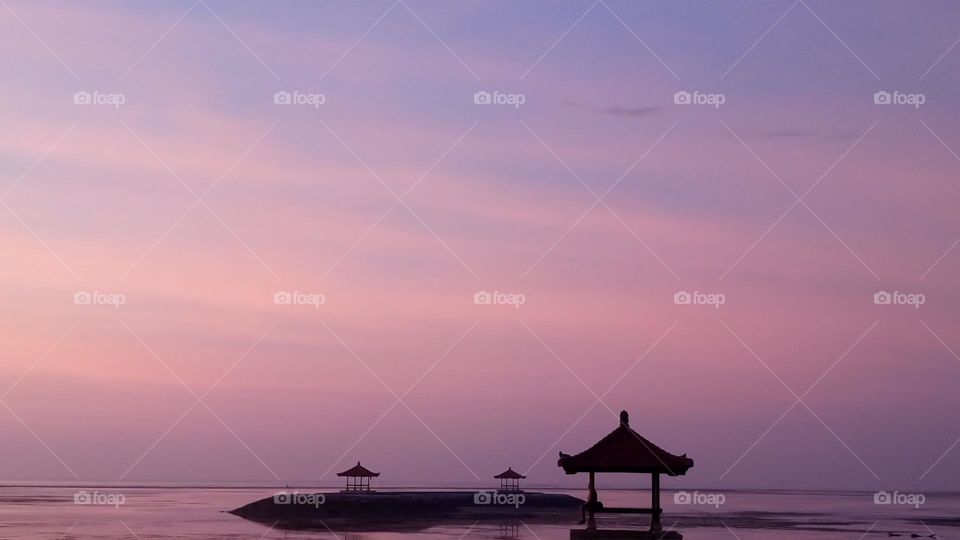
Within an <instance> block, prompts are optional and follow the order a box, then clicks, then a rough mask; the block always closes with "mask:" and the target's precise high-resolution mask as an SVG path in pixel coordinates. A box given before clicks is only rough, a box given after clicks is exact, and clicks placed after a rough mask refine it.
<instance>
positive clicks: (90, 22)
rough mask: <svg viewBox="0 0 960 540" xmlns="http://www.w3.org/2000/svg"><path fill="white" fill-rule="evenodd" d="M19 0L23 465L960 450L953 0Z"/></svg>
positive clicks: (813, 469) (930, 465) (3, 245)
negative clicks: (503, 99)
mask: <svg viewBox="0 0 960 540" xmlns="http://www.w3.org/2000/svg"><path fill="white" fill-rule="evenodd" d="M8 4H9V9H0V43H2V50H3V51H4V53H3V55H2V56H0V69H2V72H3V73H4V75H3V79H2V82H0V118H2V122H3V126H4V129H3V136H2V137H0V202H2V203H3V204H2V205H0V250H2V255H3V258H2V260H3V264H2V265H0V294H2V298H3V301H2V302H0V306H2V307H0V321H2V323H3V328H4V329H5V331H4V332H3V345H4V347H3V353H2V355H0V402H2V403H3V404H5V405H6V406H5V407H0V425H2V433H3V434H4V437H3V442H2V450H3V456H4V459H2V460H0V477H2V478H3V479H7V480H63V481H74V480H76V479H79V480H82V481H91V482H93V481H117V480H121V479H122V480H125V481H170V482H183V481H190V482H263V483H277V482H280V483H312V482H335V477H333V478H331V476H332V475H331V472H336V471H338V470H341V469H344V468H347V467H349V466H350V465H351V464H353V463H354V462H356V461H357V460H362V461H363V462H364V464H365V465H368V466H369V467H371V468H373V469H374V470H380V471H382V472H383V473H384V475H383V482H384V483H396V484H415V483H420V484H472V485H476V484H481V483H487V482H488V481H490V477H491V476H492V475H493V474H495V473H497V472H500V471H501V470H503V469H505V468H506V467H507V466H508V465H509V466H512V467H513V468H514V469H516V470H518V471H526V472H527V474H528V476H529V477H530V481H531V482H534V483H542V484H551V485H553V484H565V483H569V482H576V483H579V479H570V478H567V477H565V476H564V475H562V473H561V471H560V470H559V469H558V468H557V467H556V455H557V452H558V451H559V450H563V451H565V452H575V451H580V450H582V449H584V448H586V447H587V446H589V445H590V444H591V443H592V442H593V441H595V440H596V439H598V438H599V437H600V436H602V435H603V434H605V433H606V432H608V431H609V430H611V429H613V427H615V422H616V416H615V413H616V412H618V411H619V410H620V409H627V410H629V411H630V412H631V419H632V425H633V427H634V428H636V429H637V430H638V431H640V432H641V433H643V434H645V435H647V436H648V437H649V438H650V439H652V440H653V441H654V442H657V443H658V444H660V445H662V446H663V447H665V448H666V449H668V450H670V451H673V452H676V453H687V454H688V455H690V456H691V457H693V458H694V460H695V462H696V466H695V468H694V469H692V470H691V472H690V473H689V474H688V475H687V477H686V478H683V479H676V480H673V481H671V482H670V484H671V486H684V485H686V486H725V487H782V488H838V489H840V488H842V489H871V490H872V489H888V490H894V489H908V488H923V489H946V488H953V487H955V482H953V481H952V479H953V478H955V477H956V475H957V474H958V473H960V451H958V453H953V452H952V451H950V450H951V449H952V448H953V446H954V445H955V444H956V441H957V437H960V431H958V429H957V421H956V420H957V417H958V414H957V411H958V403H957V400H956V397H955V394H956V387H957V384H958V383H960V358H958V357H957V356H956V355H954V354H953V353H952V352H951V350H950V349H953V351H960V335H958V334H957V332H956V327H957V325H956V323H957V317H956V314H957V312H958V311H957V305H958V302H960V289H958V286H957V282H956V279H955V276H956V275H957V272H958V270H960V249H957V250H953V249H951V247H952V246H953V244H954V243H955V241H956V240H957V237H958V236H960V218H958V214H957V212H956V207H957V201H958V196H960V184H958V177H960V175H958V173H960V157H958V155H957V152H960V130H958V129H957V126H956V122H955V121H953V120H954V119H955V117H956V112H957V110H958V99H960V97H958V93H957V89H958V84H957V79H956V74H957V73H958V68H960V51H957V50H951V45H952V44H953V45H955V40H956V39H957V38H958V37H960V36H958V35H957V33H956V28H957V24H958V23H960V12H957V11H956V10H955V9H951V8H949V7H948V6H947V5H944V6H942V7H940V6H932V7H930V9H928V10H927V11H925V12H923V13H915V12H913V11H910V7H909V6H907V5H902V4H896V3H882V4H880V5H878V6H879V7H878V8H875V9H874V8H871V9H870V10H869V11H868V12H866V13H865V12H864V11H863V10H862V9H858V8H857V6H855V5H853V4H843V5H837V4H832V3H825V2H810V3H809V4H808V5H809V9H807V8H806V7H804V6H803V5H794V7H793V8H792V9H790V11H789V12H788V13H787V14H786V15H785V16H784V17H783V18H782V19H780V21H779V22H776V21H778V18H779V17H780V16H781V15H782V14H784V12H785V11H786V10H787V9H788V8H791V4H790V3H786V4H775V3H771V4H764V5H763V6H762V7H757V6H750V5H747V4H743V5H739V4H738V5H726V6H723V7H721V6H717V5H712V4H709V5H699V4H697V5H694V4H688V5H685V6H673V5H670V6H667V5H651V6H635V5H633V4H631V3H621V2H612V1H611V2H608V3H607V4H606V5H603V4H599V5H597V6H595V7H594V9H591V10H590V11H589V12H588V13H587V14H586V16H584V17H583V18H582V19H579V17H580V15H582V14H583V13H584V11H585V10H586V9H587V8H589V7H590V4H582V5H581V4H571V5H568V6H565V7H563V8H557V7H555V6H552V5H549V4H545V5H544V6H539V7H538V6H537V5H535V4H526V3H525V4H522V5H520V4H506V3H504V4H502V5H500V4H497V3H489V2H473V3H470V2H468V3H456V4H435V3H421V2H414V1H411V2H408V3H405V4H404V3H399V4H393V7H392V9H389V11H386V12H385V10H387V9H388V8H390V6H391V4H389V3H382V4H369V5H367V4H364V5H354V4H342V3H330V4H323V5H316V4H312V3H304V4H290V5H289V6H285V7H284V8H283V9H282V10H281V9H275V10H269V11H267V10H265V9H264V8H263V7H262V6H261V5H260V4H257V3H245V2H232V3H227V2H215V1H210V2H207V3H206V4H203V3H197V4H193V5H192V7H191V3H189V2H187V3H182V2H181V3H164V4H162V5H156V6H153V5H152V4H122V5H121V4H113V3H109V2H89V3H83V4H76V3H66V2H49V3H44V4H36V3H31V2H19V1H18V2H13V1H10V2H8ZM545 7H546V9H544V8H545ZM860 7H861V8H862V7H863V6H860ZM384 13H386V14H385V16H383V18H382V19H380V18H379V17H380V16H381V15H383V14H384ZM184 14H185V15H184ZM181 15H183V17H182V18H180V17H181ZM578 20H579V22H577V21H578ZM377 21H379V22H377ZM375 22H376V24H374V23H375ZM575 22H576V24H574V23H575ZM775 22H776V24H774V23H775ZM371 25H373V27H372V28H371ZM571 25H573V26H572V27H571ZM771 25H774V26H773V28H772V29H771V30H770V32H769V33H767V34H764V32H765V31H766V30H767V29H770V28H771ZM568 29H569V32H566V33H565V31H567V30H568ZM367 30H369V32H367ZM762 35H763V36H765V37H763V38H762V39H760V40H759V41H758V38H760V37H761V36H762ZM892 35H896V36H897V38H896V39H893V38H892V37H890V36H892ZM561 36H563V38H562V39H559V41H558V38H560V37H561ZM552 44H553V45H552ZM945 52H946V54H944V53H945ZM541 55H542V56H541ZM941 56H942V58H941ZM658 58H659V60H658ZM738 58H740V60H739V61H738ZM938 58H939V59H940V60H938ZM538 59H539V60H538ZM283 90H285V91H291V92H292V91H295V90H296V91H300V92H304V93H319V94H323V95H324V96H325V98H326V102H325V103H324V104H323V105H320V106H319V107H317V108H312V107H308V106H303V105H275V104H274V103H273V94H274V92H277V91H283ZM480 90H487V91H491V92H492V91H494V90H497V91H499V92H502V93H508V94H511V93H522V94H523V95H524V96H525V99H526V101H525V103H524V104H523V105H521V106H520V107H518V108H514V107H509V106H503V105H486V106H481V105H475V104H474V103H473V94H474V92H477V91H480ZM683 90H685V91H690V92H693V91H699V92H701V93H721V94H723V95H724V96H725V99H726V102H725V103H724V104H723V105H722V106H720V107H719V108H713V107H709V106H697V105H690V106H683V105H676V104H674V102H673V94H674V92H677V91H683ZM879 90H887V91H890V92H893V91H899V92H901V93H922V94H923V95H924V96H925V100H926V102H925V103H924V104H923V105H922V106H921V107H919V108H914V107H909V106H905V105H889V106H882V105H875V104H874V101H873V94H874V92H876V91H879ZM78 91H90V92H93V91H97V92H101V93H105V94H122V95H123V96H124V98H125V102H124V103H123V104H122V105H121V106H119V107H117V108H113V107H109V106H105V105H77V104H74V103H73V95H74V93H75V92H78ZM638 159H639V161H638ZM581 182H582V183H581ZM781 182H782V183H781ZM811 186H814V187H813V188H812V190H811V191H810V192H809V194H807V195H806V196H805V198H804V199H803V203H800V204H797V205H796V206H794V207H793V208H792V209H791V210H790V211H789V213H787V214H786V215H784V212H786V211H787V209H788V208H790V207H791V204H792V203H794V202H795V197H794V194H792V193H791V191H792V192H793V193H795V194H796V195H797V196H799V195H801V194H803V193H804V192H805V191H806V190H807V189H808V188H810V187H811ZM611 187H612V190H611V191H610V192H609V194H607V195H606V196H605V198H604V199H603V202H602V203H596V198H595V195H596V196H599V195H600V194H602V193H604V192H605V191H606V190H607V189H608V188H611ZM208 189H209V192H207V193H205V192H206V191H207V190H208ZM407 189H410V191H409V193H407V194H405V195H404V197H403V201H402V203H398V204H395V203H396V196H399V195H400V194H402V193H404V192H405V191H406V190H407ZM202 194H203V199H202V202H200V203H196V201H197V197H198V196H201V195H202ZM195 203H196V204H195ZM595 203H596V204H595ZM391 205H393V206H392V209H391ZM388 209H390V210H389V212H387V210H388ZM588 209H589V211H588ZM771 227H772V228H771ZM483 290H486V291H494V290H496V291H501V292H506V293H519V294H522V295H524V297H525V299H526V302H525V303H524V304H523V305H522V306H520V307H519V308H514V307H512V306H506V305H476V304H475V303H474V301H473V295H474V293H475V292H477V291H483ZM682 290H685V291H700V292H707V293H721V294H723V295H724V297H725V299H726V302H725V303H724V305H722V306H721V307H720V308H718V309H715V308H713V307H710V306H697V305H675V304H674V302H673V295H674V293H676V292H678V291H682ZM78 291H98V292H101V293H115V294H122V295H123V296H124V298H125V303H124V304H123V305H121V306H120V307H116V308H115V307H112V306H109V305H82V304H81V305H78V304H76V303H75V302H74V294H75V293H77V292H78ZM278 291H300V292H305V293H313V294H322V295H324V297H325V300H326V302H325V303H324V304H323V305H320V306H319V307H318V308H314V307H312V306H309V305H277V304H275V303H274V300H273V297H274V294H275V293H276V292H278ZM877 291H900V292H904V293H922V294H923V295H925V300H926V301H925V303H924V304H923V305H922V306H921V307H919V309H917V308H914V307H911V306H904V305H875V304H874V303H873V295H874V293H875V292H877ZM8 388H9V390H7V389H8ZM408 388H409V389H410V390H409V393H407V390H408ZM808 388H809V389H810V390H809V393H807V390H808ZM793 393H795V394H796V396H795V395H793ZM598 396H599V397H602V400H601V403H600V404H597V403H596V401H597V397H598ZM797 396H799V397H801V398H802V402H801V403H800V404H796V405H795V402H796V401H797V399H796V397H797ZM198 397H200V398H201V402H200V403H199V404H197V403H196V402H197V398H198ZM397 397H401V398H402V400H401V401H400V402H399V403H398V400H397ZM792 405H795V406H794V407H793V408H791V406H792ZM788 410H789V412H787V413H786V414H784V413H785V411H788ZM185 411H188V412H186V414H185ZM578 419H579V421H578ZM575 422H576V423H575ZM325 475H326V476H325ZM478 478H479V479H480V480H478Z"/></svg>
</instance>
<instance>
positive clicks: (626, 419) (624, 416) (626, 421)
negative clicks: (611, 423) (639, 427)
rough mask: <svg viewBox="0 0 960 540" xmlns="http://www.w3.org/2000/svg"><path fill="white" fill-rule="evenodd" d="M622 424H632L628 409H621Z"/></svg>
mask: <svg viewBox="0 0 960 540" xmlns="http://www.w3.org/2000/svg"><path fill="white" fill-rule="evenodd" d="M620 425H623V426H628V427H629V426H630V413H628V412H627V411H620Z"/></svg>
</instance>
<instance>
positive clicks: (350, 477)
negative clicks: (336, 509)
mask: <svg viewBox="0 0 960 540" xmlns="http://www.w3.org/2000/svg"><path fill="white" fill-rule="evenodd" d="M337 476H346V477H347V489H345V490H343V491H344V493H355V492H366V493H369V492H370V491H371V490H370V479H371V478H376V477H378V476H380V473H378V472H373V471H371V470H370V469H367V468H366V467H364V466H363V465H361V464H360V462H359V461H358V462H357V464H356V465H354V466H353V467H350V468H349V469H347V470H345V471H343V472H338V473H337Z"/></svg>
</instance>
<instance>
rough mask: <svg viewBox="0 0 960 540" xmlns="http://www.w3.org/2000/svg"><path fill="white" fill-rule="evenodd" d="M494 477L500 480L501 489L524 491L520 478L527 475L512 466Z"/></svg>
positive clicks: (515, 491) (505, 490) (514, 491)
mask: <svg viewBox="0 0 960 540" xmlns="http://www.w3.org/2000/svg"><path fill="white" fill-rule="evenodd" d="M494 478H496V479H498V480H500V491H504V492H512V493H518V492H520V491H523V490H521V489H520V480H522V479H524V478H526V476H524V475H522V474H520V473H518V472H517V471H515V470H513V468H512V467H508V468H507V470H505V471H503V472H502V473H500V474H498V475H496V476H494Z"/></svg>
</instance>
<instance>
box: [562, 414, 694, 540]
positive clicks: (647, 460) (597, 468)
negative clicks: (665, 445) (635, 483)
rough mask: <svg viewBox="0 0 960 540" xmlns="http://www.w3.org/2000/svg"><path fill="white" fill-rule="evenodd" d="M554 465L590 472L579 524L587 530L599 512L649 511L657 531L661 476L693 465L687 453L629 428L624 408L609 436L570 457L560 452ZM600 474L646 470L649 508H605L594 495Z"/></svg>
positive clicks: (593, 525) (653, 529)
mask: <svg viewBox="0 0 960 540" xmlns="http://www.w3.org/2000/svg"><path fill="white" fill-rule="evenodd" d="M557 465H558V466H560V467H562V468H563V471H564V472H565V473H567V474H577V473H581V472H585V473H588V474H589V475H590V482H589V485H588V489H589V491H590V493H589V497H588V499H587V502H586V503H585V504H584V505H583V508H582V510H581V523H583V522H586V523H587V528H588V529H589V530H594V529H596V526H597V525H596V520H595V514H596V513H598V512H610V513H624V514H650V516H651V519H650V532H652V533H660V532H661V531H662V527H661V525H660V514H661V513H662V512H663V510H662V508H661V507H660V475H661V474H666V475H669V476H678V475H682V474H686V472H687V470H689V469H690V468H691V467H693V460H692V459H690V458H688V457H687V455H686V454H684V455H682V456H675V455H673V454H671V453H670V452H667V451H666V450H664V449H662V448H660V447H658V446H657V445H655V444H653V443H652V442H650V441H648V440H647V439H645V438H643V437H641V436H640V434H639V433H637V432H636V431H634V430H633V429H631V428H630V416H629V414H627V411H621V412H620V425H619V426H618V427H617V429H615V430H613V431H612V432H610V434H609V435H607V436H606V437H604V438H602V439H600V441H599V442H597V443H596V444H594V445H593V446H591V447H590V448H588V449H586V450H584V451H583V452H580V453H579V454H577V455H574V456H571V455H568V454H564V453H563V452H560V459H559V460H558V461H557ZM598 472H602V473H646V474H649V475H650V476H651V491H652V492H653V493H652V499H653V500H652V507H651V508H610V507H604V506H603V503H601V502H600V501H599V499H598V498H597V488H596V482H595V478H594V477H595V475H596V473H598Z"/></svg>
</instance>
